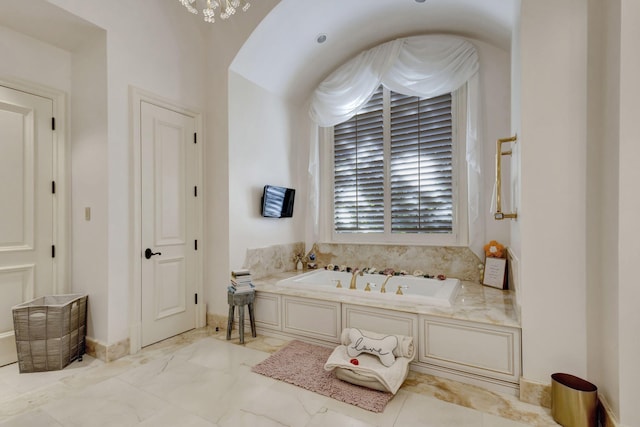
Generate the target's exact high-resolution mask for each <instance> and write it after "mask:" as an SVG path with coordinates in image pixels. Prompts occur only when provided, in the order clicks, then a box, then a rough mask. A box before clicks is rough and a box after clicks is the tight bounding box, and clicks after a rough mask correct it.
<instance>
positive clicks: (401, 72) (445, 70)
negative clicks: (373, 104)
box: [310, 35, 478, 127]
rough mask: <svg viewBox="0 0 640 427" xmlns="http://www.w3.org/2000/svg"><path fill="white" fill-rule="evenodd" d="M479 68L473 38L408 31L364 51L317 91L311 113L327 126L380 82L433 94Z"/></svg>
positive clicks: (350, 112) (353, 111)
mask: <svg viewBox="0 0 640 427" xmlns="http://www.w3.org/2000/svg"><path fill="white" fill-rule="evenodd" d="M477 71H478V54H477V51H476V48H475V46H474V45H473V44H471V43H470V42H469V41H467V40H465V39H462V38H459V37H455V36H448V35H425V36H415V37H407V38H402V39H397V40H393V41H391V42H388V43H384V44H381V45H379V46H376V47H374V48H372V49H369V50H367V51H364V52H362V53H360V54H359V55H358V56H356V57H355V58H353V59H351V60H350V61H348V62H347V63H346V64H344V65H343V66H341V67H340V68H338V69H337V70H336V71H334V72H333V73H332V74H331V75H330V76H329V77H327V78H326V79H325V80H324V81H323V82H322V83H320V85H319V86H318V88H317V89H316V90H315V92H314V93H313V96H312V98H311V107H310V115H311V118H312V119H313V121H314V122H315V123H317V124H318V126H322V127H328V126H333V125H336V124H338V123H341V122H344V121H346V120H348V119H350V118H351V117H353V116H354V115H355V114H356V113H357V111H358V110H359V109H360V107H361V106H362V105H364V104H365V103H366V102H367V101H368V100H369V98H370V97H371V95H372V94H373V93H374V92H375V90H376V89H377V88H378V87H379V86H380V84H383V85H385V86H386V87H387V88H389V89H391V90H392V91H394V92H398V93H402V94H404V95H410V96H419V97H424V98H430V97H434V96H438V95H442V94H444V93H447V92H453V91H455V90H456V89H458V88H459V87H460V86H462V85H463V84H464V83H466V82H467V81H468V80H469V79H470V78H471V76H473V75H474V74H475V73H476V72H477Z"/></svg>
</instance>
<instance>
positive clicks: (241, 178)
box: [229, 71, 308, 268]
mask: <svg viewBox="0 0 640 427" xmlns="http://www.w3.org/2000/svg"><path fill="white" fill-rule="evenodd" d="M229 94H230V97H229V253H230V265H231V267H232V268H240V267H242V266H243V263H244V260H245V252H246V250H247V248H261V247H267V246H271V245H275V244H284V243H295V242H297V241H300V240H302V237H303V236H302V234H301V231H302V227H303V224H304V220H305V215H304V212H305V209H304V208H305V203H304V202H305V195H306V182H304V181H303V180H302V179H301V178H300V177H299V175H298V173H297V171H296V170H295V166H296V165H297V164H298V163H299V161H298V158H297V156H296V154H297V152H296V150H298V149H299V148H300V147H305V146H306V145H308V144H306V142H307V141H306V140H296V139H294V132H295V128H296V127H297V126H299V125H300V121H301V120H297V117H296V115H297V113H298V112H299V111H300V110H302V108H300V107H299V106H293V105H290V103H288V102H287V101H285V100H284V99H282V98H280V97H279V96H276V95H274V94H272V93H269V92H267V91H266V90H264V89H262V88H261V87H259V86H257V85H255V84H254V83H252V82H250V81H249V80H247V79H245V78H244V77H242V76H240V75H239V74H236V73H234V72H232V71H231V72H230V73H229ZM303 120H304V119H303ZM303 124H304V122H303ZM305 153H306V150H305ZM303 178H304V177H303ZM266 184H270V185H279V186H282V187H289V188H295V189H296V198H295V204H294V214H293V217H292V218H263V217H261V216H260V197H261V196H262V191H263V186H264V185H266Z"/></svg>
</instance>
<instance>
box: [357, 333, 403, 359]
mask: <svg viewBox="0 0 640 427" xmlns="http://www.w3.org/2000/svg"><path fill="white" fill-rule="evenodd" d="M349 339H350V340H351V343H350V344H349V345H348V346H347V354H348V355H349V356H350V357H356V356H358V355H359V354H361V353H369V354H372V355H374V356H378V358H380V362H381V363H382V364H383V365H384V366H387V367H389V366H391V365H393V362H395V361H396V357H395V356H394V355H393V350H394V349H395V348H396V346H397V345H398V338H396V337H395V336H394V335H389V336H386V337H384V338H382V339H375V338H369V337H366V336H364V335H363V334H362V332H360V330H358V329H351V331H350V332H349Z"/></svg>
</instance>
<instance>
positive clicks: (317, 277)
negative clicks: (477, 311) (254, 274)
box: [276, 270, 460, 307]
mask: <svg viewBox="0 0 640 427" xmlns="http://www.w3.org/2000/svg"><path fill="white" fill-rule="evenodd" d="M351 277H352V275H351V273H343V272H339V271H329V270H314V271H310V272H308V273H304V274H301V275H298V276H294V277H291V278H289V279H284V280H280V281H279V282H277V283H276V286H281V287H287V288H295V289H303V290H308V291H313V290H314V289H315V290H319V291H323V292H336V293H342V294H350V295H357V296H359V297H363V298H371V299H377V300H380V299H383V300H385V299H386V300H392V301H406V302H412V303H417V304H425V305H437V306H441V307H451V305H452V304H453V301H454V300H455V298H456V294H457V292H458V288H459V286H460V281H459V280H458V279H446V280H438V279H426V278H423V277H413V276H393V277H391V278H390V279H389V281H388V282H387V284H386V286H385V289H386V291H387V292H386V293H381V292H380V287H381V285H382V283H383V282H384V281H385V280H386V278H387V276H384V275H382V274H364V275H363V276H360V275H357V276H356V277H357V284H356V286H357V288H358V289H356V290H353V289H349V284H350V282H351ZM338 280H340V283H341V284H342V288H337V287H336V284H337V281H338ZM367 283H370V284H371V285H370V287H371V292H365V291H364V288H365V286H366V285H367ZM373 285H375V286H373ZM398 286H402V288H401V290H402V295H397V294H396V291H397V290H398Z"/></svg>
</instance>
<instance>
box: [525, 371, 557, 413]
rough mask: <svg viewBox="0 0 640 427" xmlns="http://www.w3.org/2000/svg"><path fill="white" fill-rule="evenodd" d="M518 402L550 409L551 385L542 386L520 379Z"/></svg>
mask: <svg viewBox="0 0 640 427" xmlns="http://www.w3.org/2000/svg"><path fill="white" fill-rule="evenodd" d="M520 400H521V401H522V402H525V403H531V404H532V405H538V406H542V407H544V408H551V384H542V383H538V382H535V381H530V380H528V379H526V378H523V377H520Z"/></svg>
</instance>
